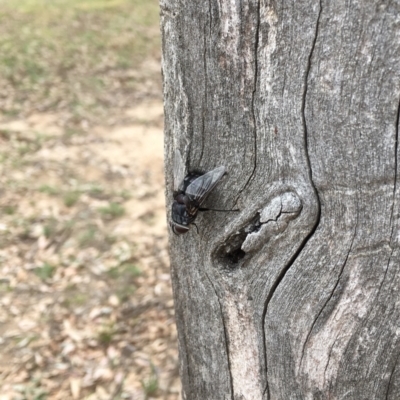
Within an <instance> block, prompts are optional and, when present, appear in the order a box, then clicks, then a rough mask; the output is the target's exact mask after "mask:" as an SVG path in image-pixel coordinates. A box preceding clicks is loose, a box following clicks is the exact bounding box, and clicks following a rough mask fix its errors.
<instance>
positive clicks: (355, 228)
mask: <svg viewBox="0 0 400 400" xmlns="http://www.w3.org/2000/svg"><path fill="white" fill-rule="evenodd" d="M357 226H358V214H357V222H356V226H355V227H354V234H353V237H352V239H351V243H350V247H349V251H348V252H347V254H346V258H345V260H344V262H343V264H342V267H341V268H340V272H339V275H338V278H337V280H336V283H335V286H334V287H333V289H332V291H331V293H330V295H329V296H328V298H327V299H326V301H325V303H324V305H323V306H322V307H321V309H320V311H319V313H318V314H317V316H316V318H315V319H314V321H313V323H312V325H311V328H310V330H309V332H308V334H307V337H306V340H305V341H304V345H303V349H302V352H301V358H300V366H301V364H302V363H303V358H304V353H305V350H306V346H307V343H308V341H309V339H310V337H311V333H312V331H313V330H314V327H315V325H316V323H317V321H318V319H319V317H320V316H321V314H322V312H323V311H324V309H325V307H326V306H327V304H328V303H329V302H330V300H331V299H332V297H333V295H334V294H335V291H336V289H337V287H338V285H339V282H340V279H341V278H342V275H343V271H344V268H345V266H346V264H347V260H348V259H349V255H350V253H351V249H352V248H353V244H354V239H355V237H356V234H357Z"/></svg>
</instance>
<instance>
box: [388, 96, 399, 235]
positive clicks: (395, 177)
mask: <svg viewBox="0 0 400 400" xmlns="http://www.w3.org/2000/svg"><path fill="white" fill-rule="evenodd" d="M399 120H400V99H399V104H398V105H397V116H396V125H395V142H394V184H393V204H392V211H391V213H390V225H392V218H393V211H394V203H395V200H396V190H397V152H398V144H399V123H400V121H399ZM392 234H393V228H392Z"/></svg>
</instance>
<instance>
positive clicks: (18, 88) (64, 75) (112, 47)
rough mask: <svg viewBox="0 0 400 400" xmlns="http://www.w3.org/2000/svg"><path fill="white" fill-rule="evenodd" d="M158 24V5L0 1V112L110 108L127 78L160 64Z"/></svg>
mask: <svg viewBox="0 0 400 400" xmlns="http://www.w3.org/2000/svg"><path fill="white" fill-rule="evenodd" d="M158 25H159V6H158V0H53V1H49V0H18V1H9V0H0V54H1V59H2V62H1V63H0V90H1V91H6V92H7V102H5V101H2V100H1V99H0V109H1V110H2V112H3V113H7V114H13V115H15V114H19V113H20V112H21V111H27V109H26V107H31V106H33V105H35V104H41V105H42V104H43V105H44V106H45V107H46V108H55V107H58V105H60V104H62V107H63V108H65V107H67V108H69V109H73V108H76V110H75V111H76V116H77V118H78V120H79V118H85V116H87V115H86V114H90V115H93V114H95V113H96V112H97V111H98V109H102V110H104V109H107V107H108V108H109V100H108V98H109V97H110V94H117V92H118V93H121V94H122V93H123V91H124V90H126V84H125V83H126V82H127V81H129V80H132V78H131V74H130V73H129V71H131V70H138V69H139V68H140V64H141V63H142V62H143V61H144V60H146V59H148V58H159V53H160V37H159V28H158ZM124 71H125V72H127V73H125V72H124ZM109 72H111V73H109ZM157 74H158V73H157ZM121 82H122V83H124V84H122V85H121ZM137 83H138V84H139V85H140V84H141V82H140V81H139V82H137ZM9 87H11V88H12V90H6V88H9ZM138 87H139V86H138ZM111 97H113V96H111ZM105 98H107V100H104V99H105ZM75 105H78V106H77V107H75ZM28 111H29V110H28Z"/></svg>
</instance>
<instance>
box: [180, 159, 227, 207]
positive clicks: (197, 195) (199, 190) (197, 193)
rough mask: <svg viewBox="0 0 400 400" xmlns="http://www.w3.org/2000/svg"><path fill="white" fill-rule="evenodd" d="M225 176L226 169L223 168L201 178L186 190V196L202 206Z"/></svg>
mask: <svg viewBox="0 0 400 400" xmlns="http://www.w3.org/2000/svg"><path fill="white" fill-rule="evenodd" d="M224 174H225V167H223V166H221V167H218V168H215V169H213V170H212V171H210V172H207V173H206V174H204V175H201V176H199V177H198V178H197V179H195V180H194V181H193V182H192V183H191V184H190V185H189V186H188V187H187V188H186V191H185V194H186V196H187V197H188V198H189V200H191V201H195V202H196V203H197V204H198V205H199V206H200V205H201V204H202V203H203V202H204V200H205V199H206V198H207V196H208V195H209V194H210V192H211V191H212V190H213V189H214V188H215V186H216V185H217V183H218V182H219V181H220V180H221V178H222V177H223V176H224Z"/></svg>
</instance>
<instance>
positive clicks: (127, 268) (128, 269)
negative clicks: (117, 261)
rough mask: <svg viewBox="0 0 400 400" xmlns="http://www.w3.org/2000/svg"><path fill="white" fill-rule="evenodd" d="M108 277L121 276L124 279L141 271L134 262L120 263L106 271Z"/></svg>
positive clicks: (138, 274) (135, 275)
mask: <svg viewBox="0 0 400 400" xmlns="http://www.w3.org/2000/svg"><path fill="white" fill-rule="evenodd" d="M108 275H109V276H110V278H113V279H117V278H120V277H123V278H124V279H133V278H137V277H138V276H140V275H142V271H141V270H140V269H139V268H138V266H137V265H135V264H130V263H126V264H121V265H119V266H118V267H114V268H111V269H110V270H109V271H108Z"/></svg>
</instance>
